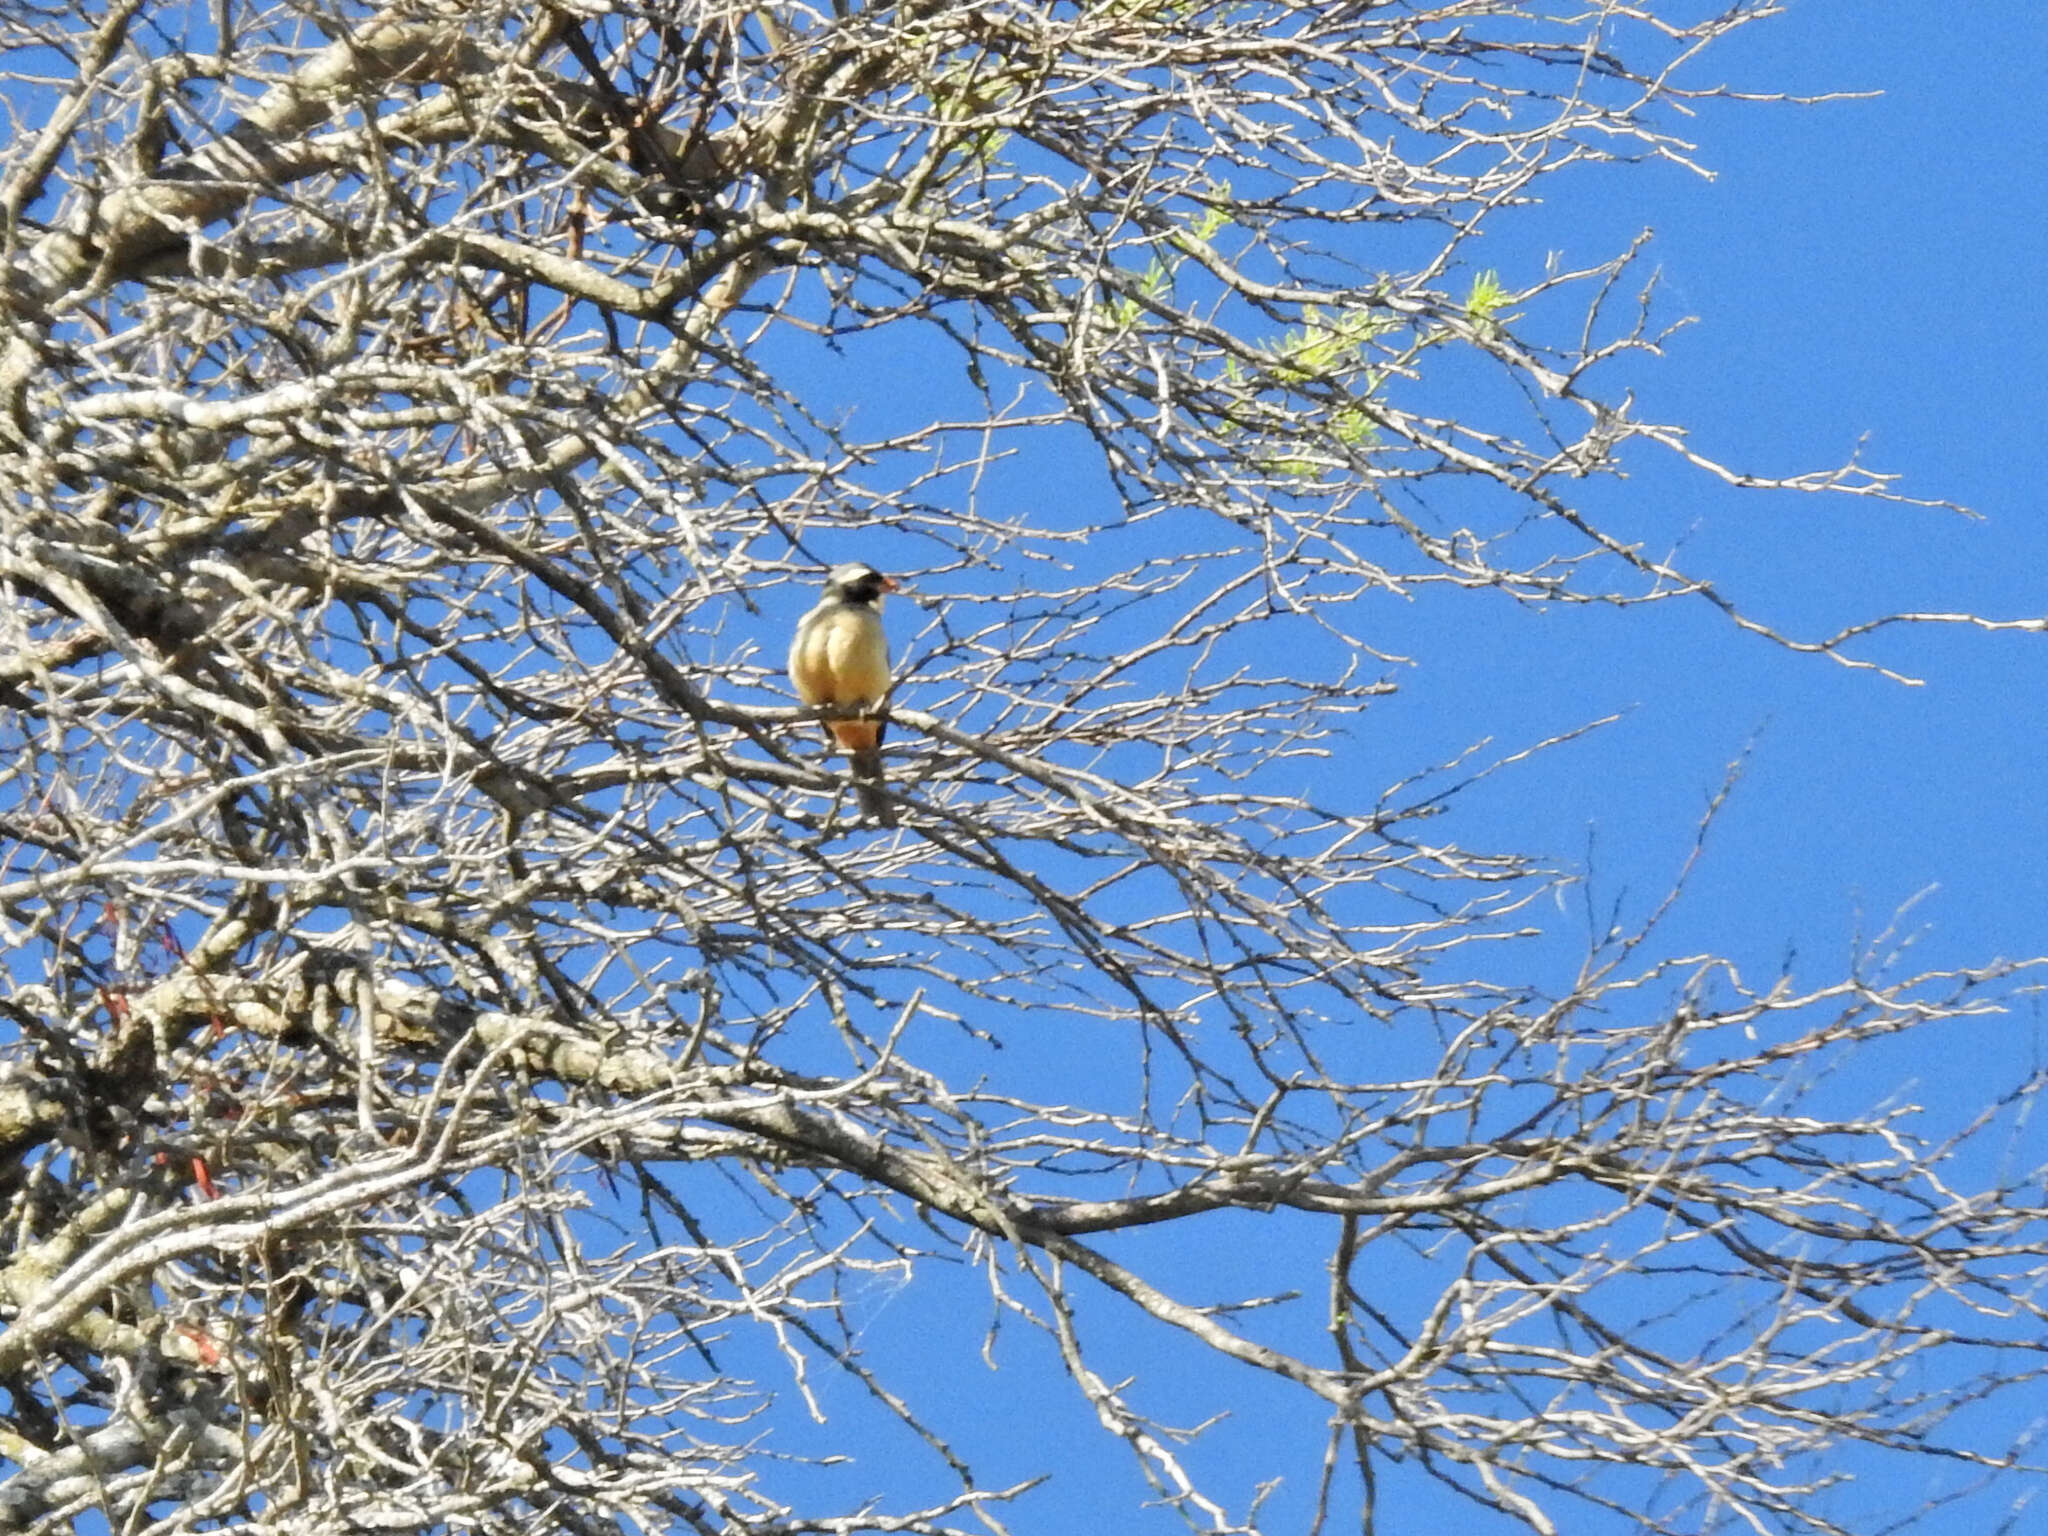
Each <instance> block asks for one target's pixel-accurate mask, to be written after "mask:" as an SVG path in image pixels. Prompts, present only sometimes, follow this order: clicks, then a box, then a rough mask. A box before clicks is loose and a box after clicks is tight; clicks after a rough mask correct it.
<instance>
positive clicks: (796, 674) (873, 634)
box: [789, 604, 889, 705]
mask: <svg viewBox="0 0 2048 1536" xmlns="http://www.w3.org/2000/svg"><path fill="white" fill-rule="evenodd" d="M789 676H790V681H791V682H793V683H795V684H796V691H797V697H798V698H800V699H802V700H803V701H804V702H805V703H806V704H844V705H857V704H872V703H874V702H875V701H876V700H878V699H880V698H881V697H882V695H883V694H885V693H887V692H888V691H889V646H888V641H887V639H886V637H885V636H884V634H883V631H882V616H881V615H880V614H878V613H876V612H875V611H874V610H873V609H871V608H861V607H857V606H855V605H852V604H845V605H842V606H839V607H834V608H821V609H817V610H814V611H813V612H811V613H809V614H807V615H805V617H804V621H803V624H802V626H801V627H800V628H799V629H798V630H797V635H796V643H795V644H794V645H792V646H791V647H790V652H789Z"/></svg>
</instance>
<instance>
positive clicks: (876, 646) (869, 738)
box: [789, 560, 900, 827]
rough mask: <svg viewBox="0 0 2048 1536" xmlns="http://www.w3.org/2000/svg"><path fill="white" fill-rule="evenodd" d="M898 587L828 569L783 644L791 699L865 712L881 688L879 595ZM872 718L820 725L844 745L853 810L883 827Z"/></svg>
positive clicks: (873, 574)
mask: <svg viewBox="0 0 2048 1536" xmlns="http://www.w3.org/2000/svg"><path fill="white" fill-rule="evenodd" d="M898 590H900V588H899V587H898V584H897V583H896V582H894V581H892V580H891V579H890V578H889V577H887V576H884V575H883V574H882V573H881V572H880V571H878V570H876V569H875V568H874V567H873V566H871V565H868V564H866V563H864V562H862V561H858V560H855V561H851V562H849V563H848V564H845V565H840V566H835V567H833V569H832V572H831V574H830V575H828V576H827V577H826V578H825V592H824V595H823V596H822V597H820V598H819V599H818V605H817V607H815V608H813V609H812V610H811V611H810V612H809V613H807V614H805V615H804V616H803V618H802V619H801V620H799V621H798V623H797V626H796V638H795V639H794V640H792V641H791V642H790V646H789V680H790V681H791V682H792V683H794V684H796V696H797V697H798V698H800V699H802V700H803V701H804V703H806V704H809V705H812V706H813V707H816V706H818V705H821V704H826V705H834V706H836V707H838V708H840V709H859V710H869V709H873V708H874V707H875V706H876V705H878V704H880V703H881V702H882V698H883V696H884V695H885V694H887V693H888V691H889V637H888V635H887V633H885V632H884V630H883V629H882V597H883V595H884V594H885V593H889V592H895V591H898ZM885 728H886V722H884V721H883V720H881V719H880V718H879V717H877V716H873V715H861V716H858V717H853V718H847V719H840V720H827V721H826V722H825V730H826V733H827V734H828V735H830V736H831V737H832V739H833V740H834V741H836V742H838V743H839V745H840V746H842V747H844V748H845V749H846V754H847V757H848V758H849V759H850V760H851V762H852V765H853V779H854V789H855V791H856V792H857V793H858V794H859V796H860V806H861V810H862V811H864V812H865V813H866V814H867V815H869V816H871V817H872V818H874V820H875V821H877V822H879V823H880V824H881V825H883V826H885V827H893V826H895V825H896V811H895V808H894V807H893V806H892V805H890V803H889V798H888V796H887V795H885V794H883V793H882V790H881V784H882V732H883V730H884V729H885Z"/></svg>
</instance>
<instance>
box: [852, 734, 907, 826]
mask: <svg viewBox="0 0 2048 1536" xmlns="http://www.w3.org/2000/svg"><path fill="white" fill-rule="evenodd" d="M849 755H850V756H851V758H852V761H853V787H854V791H855V792H856V793H857V794H858V795H859V796H860V808H861V812H862V813H863V814H864V815H866V816H867V817H868V818H869V819H870V820H872V821H875V822H877V823H879V824H880V825H882V826H885V827H893V826H895V825H896V807H895V806H894V805H893V804H892V803H890V800H889V797H888V795H887V794H885V793H884V792H883V790H882V753H881V750H880V749H879V748H878V747H869V748H867V749H865V750H863V751H859V752H854V753H851V754H849Z"/></svg>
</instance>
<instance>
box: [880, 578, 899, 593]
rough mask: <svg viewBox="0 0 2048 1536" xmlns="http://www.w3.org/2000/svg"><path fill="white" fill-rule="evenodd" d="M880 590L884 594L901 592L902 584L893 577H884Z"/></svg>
mask: <svg viewBox="0 0 2048 1536" xmlns="http://www.w3.org/2000/svg"><path fill="white" fill-rule="evenodd" d="M882 590H883V591H884V592H901V591H902V590H903V583H902V582H900V581H898V580H897V579H896V578H895V577H893V576H884V577H883V578H882Z"/></svg>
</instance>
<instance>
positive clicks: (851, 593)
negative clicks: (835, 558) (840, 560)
mask: <svg viewBox="0 0 2048 1536" xmlns="http://www.w3.org/2000/svg"><path fill="white" fill-rule="evenodd" d="M896 590H897V584H896V582H894V581H892V580H891V579H890V578H889V577H887V576H884V575H883V574H882V573H881V572H880V571H878V570H876V569H875V568H874V567H873V566H872V565H868V564H866V563H864V562H862V561H859V560H854V561H851V562H849V563H848V564H846V565H840V566H834V567H833V569H832V574H831V575H830V576H827V577H826V578H825V595H826V596H827V597H836V598H839V599H840V600H841V601H843V602H849V603H874V602H879V601H880V600H881V597H882V594H883V593H884V592H894V591H896Z"/></svg>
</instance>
